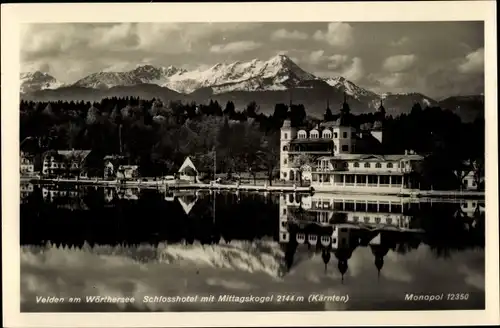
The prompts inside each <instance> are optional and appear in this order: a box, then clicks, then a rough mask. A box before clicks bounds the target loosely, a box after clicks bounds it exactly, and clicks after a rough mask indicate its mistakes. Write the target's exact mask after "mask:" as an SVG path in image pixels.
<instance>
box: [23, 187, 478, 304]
mask: <svg viewBox="0 0 500 328" xmlns="http://www.w3.org/2000/svg"><path fill="white" fill-rule="evenodd" d="M21 193H22V194H21V198H22V201H21V244H22V245H23V246H22V250H21V251H22V256H21V263H22V273H23V274H25V273H24V272H28V271H25V270H28V269H27V268H30V267H31V266H32V265H33V263H32V262H29V261H32V260H29V261H28V262H23V258H24V257H23V256H27V254H31V255H34V256H38V258H40V261H42V260H41V257H40V256H48V255H47V252H52V253H51V254H60V255H61V256H62V254H68V256H70V254H72V255H71V256H72V257H73V258H74V259H76V258H79V257H80V256H83V254H93V255H94V256H98V257H100V256H113V257H114V258H118V257H123V258H129V259H131V260H133V261H136V262H137V263H146V264H148V263H149V264H148V265H154V263H159V264H162V265H168V267H169V268H170V269H169V270H181V271H182V270H188V269H187V268H188V267H189V268H191V267H192V266H193V265H194V267H195V268H196V269H195V272H196V275H197V276H199V275H202V274H205V273H204V272H205V271H206V270H209V269H208V268H212V269H210V270H218V271H217V272H218V274H217V275H220V276H223V275H224V272H225V271H221V270H237V272H240V273H241V275H245V278H242V281H239V282H237V283H236V282H235V283H234V285H238V286H240V285H241V286H242V285H245V284H247V285H249V286H251V285H252V283H253V282H252V280H253V279H259V281H262V279H264V280H266V279H268V278H263V277H261V276H260V275H261V274H264V275H265V276H268V277H270V278H271V279H274V280H276V279H277V281H283V282H284V283H285V285H287V284H288V283H291V282H292V281H295V282H294V283H293V286H295V287H292V286H290V287H289V288H295V289H296V290H302V291H303V292H307V291H309V290H311V289H314V288H319V287H321V286H323V287H321V288H325V286H328V285H330V286H331V282H329V283H328V282H327V281H330V280H331V279H333V281H336V284H337V283H338V284H340V285H339V286H342V287H337V288H340V289H341V288H347V289H346V290H345V292H349V293H354V292H360V291H359V288H361V287H360V286H361V285H362V284H361V283H360V280H359V279H360V278H359V276H360V274H362V275H364V274H367V275H369V276H372V277H375V279H376V282H378V283H376V284H375V285H378V284H380V283H381V280H383V281H385V280H387V279H393V280H394V279H396V280H400V279H403V280H404V279H406V278H404V276H405V274H403V273H399V274H396V277H397V278H388V277H394V272H393V271H394V270H403V271H404V270H406V269H403V267H408V266H410V267H412V268H413V269H411V270H410V272H408V273H406V275H408V274H409V275H410V276H411V277H413V278H411V279H410V280H405V281H407V282H406V283H409V284H412V285H410V286H413V287H410V289H411V288H413V290H414V291H416V290H418V288H419V286H420V285H418V284H416V282H415V281H414V280H419V279H423V278H422V277H420V275H421V274H422V273H423V274H424V276H423V277H425V272H420V271H425V270H433V269H434V267H435V268H438V267H440V268H444V269H443V272H440V273H436V272H434V273H432V274H433V275H435V277H434V278H433V279H434V281H433V282H432V286H433V287H432V288H431V289H440V288H445V285H447V282H448V281H449V283H450V284H451V282H452V281H453V286H455V287H453V288H455V289H457V288H458V289H460V288H459V287H460V286H464V287H463V288H464V289H467V290H469V289H470V288H472V290H473V291H474V292H478V290H477V288H479V291H480V294H479V295H482V296H478V298H476V301H474V302H475V303H474V305H470V304H469V305H468V306H469V307H470V306H473V307H477V306H479V307H481V306H483V307H484V233H485V226H484V220H485V208H484V201H482V200H468V201H462V202H430V201H421V200H418V199H410V198H399V197H392V196H366V195H363V196H361V195H359V196H358V195H333V194H321V193H316V194H314V195H307V194H272V193H269V194H268V193H266V194H263V193H237V192H236V193H230V192H208V191H206V192H205V191H194V190H190V191H187V190H186V191H169V190H167V191H163V190H152V189H149V190H148V189H142V190H141V189H139V188H132V189H120V188H95V187H83V186H80V187H74V186H71V187H69V186H68V187H64V186H57V187H56V186H53V185H46V186H42V185H31V184H26V185H24V186H22V188H21ZM207 247H208V248H207ZM61 252H63V253H61ZM44 253H45V255H43V254H44ZM413 254H415V255H413ZM455 254H456V255H457V257H455V256H454V255H455ZM31 255H30V256H31ZM429 255H430V256H431V257H429ZM53 256H55V255H53ZM316 258H317V259H318V260H316ZM405 258H406V260H403V259H405ZM465 258H467V260H464V259H465ZM460 259H462V260H460ZM421 260H425V261H426V262H427V263H428V264H429V265H431V267H428V268H426V267H422V264H421V263H420V262H419V261H421ZM26 261H27V260H26ZM47 261H48V260H46V261H45V262H44V261H42V262H40V264H37V266H36V267H37V268H38V269H37V270H39V269H40V266H41V267H42V268H43V267H44V266H47V265H48V264H47ZM443 261H444V262H443ZM457 261H458V262H457ZM467 261H471V263H472V262H473V263H474V265H477V267H476V266H471V265H469V264H466V263H467ZM399 262H401V263H406V264H401V268H400V269H398V268H397V266H398V264H397V263H399ZM23 263H25V264H23ZM37 263H38V262H37ZM43 263H45V264H43ZM314 263H316V264H314ZM320 263H321V264H320ZM387 263H390V264H387ZM446 263H448V264H446ZM59 265H60V264H58V266H57V268H59V269H61V268H60V267H59ZM130 265H132V264H130ZM388 265H389V268H388ZM360 266H361V267H363V268H364V269H363V273H360V272H359V267H360ZM370 267H371V268H372V269H369V268H370ZM174 268H175V269H174ZM203 268H206V269H203ZM96 270H97V269H96ZM102 270H105V269H104V268H103V269H102ZM130 270H132V267H130ZM148 270H150V271H151V272H153V271H154V270H156V267H150V269H148ZM158 270H160V268H158ZM189 270H190V269H189ZM189 270H188V271H189ZM204 270H205V271H204ZM311 270H312V271H311ZM353 270H354V271H353ZM413 270H416V271H415V272H414V271H413ZM447 270H458V271H460V272H462V273H463V274H464V275H465V274H466V275H467V276H468V277H467V278H459V276H458V275H457V276H456V277H455V279H451V278H449V277H447V275H449V274H450V272H452V271H447ZM188 271H182V272H183V273H178V274H181V276H182V275H184V274H185V275H186V276H189V274H188ZM37 272H38V271H37ZM124 272H127V271H124ZM176 272H177V271H176ZM384 272H385V273H384ZM122 273H123V272H122ZM23 274H22V275H23ZM123 274H126V273H123ZM151 274H152V273H151ZM206 274H208V273H206ZM247 274H252V276H248V275H247ZM429 274H430V273H429ZM302 275H305V276H304V277H305V278H301V279H300V280H298V279H299V278H298V277H299V276H302ZM416 275H418V276H419V278H416ZM478 275H479V277H482V278H477V277H478ZM229 277H230V278H229V279H231V278H235V275H234V273H233V274H231V275H230V276H229ZM258 277H261V278H258ZM384 277H385V278H384ZM472 277H473V278H472ZM36 279H42V277H41V276H37V277H36ZM82 279H83V280H85V279H88V278H87V276H84V277H82ZM186 279H188V280H187V281H191V282H192V281H193V280H191V279H189V278H186ZM325 279H327V280H325ZM370 279H371V278H370ZM471 279H472V280H471ZM478 279H479V282H478ZM481 279H482V280H483V281H481ZM365 280H366V279H365ZM208 281H210V284H212V285H213V284H214V283H215V282H214V280H213V279H212V280H210V279H208V280H207V283H208ZM266 281H267V280H266ZM308 281H309V282H308ZM471 281H474V283H473V286H474V287H470V286H472V285H470V284H471V283H472V282H471ZM251 282H252V283H251ZM312 282H315V283H312ZM260 283H261V282H259V283H258V284H260ZM269 283H270V282H269ZM316 283H317V284H320V285H318V286H316V285H315V284H316ZM325 283H326V285H325ZM426 283H427V282H426ZM413 284H414V285H413ZM460 284H461V285H460ZM285 285H275V283H272V284H271V285H270V287H269V288H268V289H267V290H265V292H266V293H269V292H274V291H277V290H279V289H280V288H285V287H284V286H285ZM393 285H394V286H396V285H397V284H396V283H395V282H393ZM314 286H316V287H314ZM457 286H458V287H457ZM465 286H469V287H465ZM407 287H408V286H406V287H404V288H407ZM200 288H201V287H200ZM204 288H209V287H206V286H205V287H204ZM210 288H213V287H210ZM327 288H328V287H327ZM373 288H378V287H374V285H370V287H368V288H367V289H366V291H363V292H364V293H365V292H366V293H367V292H369V291H370V290H372V289H373ZM380 288H382V287H380ZM446 288H447V287H446ZM450 288H452V287H451V286H450ZM407 289H408V288H407ZM203 290H204V289H203ZM195 291H196V292H200V293H201V289H200V290H197V289H195ZM80 292H81V291H80ZM380 293H382V291H380ZM365 297H366V296H365ZM375 298H377V297H375ZM359 302H360V303H359V304H358V305H357V306H356V307H355V308H357V309H360V308H363V307H368V309H371V308H370V306H371V307H373V306H375V305H374V304H372V303H373V302H372V301H365V302H364V303H363V302H361V301H359ZM365 303H366V304H365ZM368 303H369V304H370V305H367V304H368ZM387 304H388V303H387ZM387 304H386V305H384V306H387V307H389V308H390V309H393V308H404V306H409V305H403V304H398V305H392V306H389V305H387ZM420 306H424V308H426V307H425V305H420ZM427 306H430V305H427ZM462 306H466V305H464V304H462ZM272 308H273V307H268V308H266V309H265V310H270V309H272ZM466 308H467V307H466ZM277 309H280V308H277ZM323 309H324V308H323ZM150 310H151V309H150ZM221 310H224V309H221ZM275 310H276V308H275Z"/></svg>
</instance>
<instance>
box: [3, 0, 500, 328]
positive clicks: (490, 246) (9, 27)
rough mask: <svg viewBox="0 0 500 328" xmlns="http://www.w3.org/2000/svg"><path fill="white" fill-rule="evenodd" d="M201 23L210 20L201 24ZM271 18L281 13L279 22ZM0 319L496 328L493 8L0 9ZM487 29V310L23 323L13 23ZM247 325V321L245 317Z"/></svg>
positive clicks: (97, 321)
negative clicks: (464, 24)
mask: <svg viewBox="0 0 500 328" xmlns="http://www.w3.org/2000/svg"><path fill="white" fill-rule="evenodd" d="M208 13H209V14H208ZM276 13H279V14H278V15H277V14H276ZM1 15H2V16H1V24H2V28H1V33H2V39H1V40H2V47H1V49H2V58H1V59H2V72H1V73H2V80H1V82H2V83H1V85H2V86H3V88H2V195H3V197H2V211H3V212H2V217H3V219H4V220H3V229H2V236H3V245H2V246H3V247H2V251H3V270H4V271H3V304H4V306H3V310H4V322H3V323H4V325H5V326H7V327H71V326H75V327H83V326H86V327H102V326H110V327H131V326H151V327H166V326H176V327H184V326H204V327H209V326H248V327H250V326H270V325H272V326H296V325H302V326H310V325H314V326H325V325H327V326H332V325H380V324H384V325H386V324H391V325H392V324H395V325H409V324H411V325H453V324H465V325H479V324H495V323H496V324H498V323H499V322H500V315H499V296H498V291H499V272H498V271H499V266H498V245H499V243H498V237H499V236H498V232H499V229H498V194H497V192H498V185H497V181H498V176H497V167H498V166H497V165H498V153H497V149H498V147H497V126H496V122H497V108H498V107H497V95H496V82H497V75H496V74H497V67H496V59H497V56H496V55H497V54H496V49H497V44H496V43H497V42H496V40H497V38H496V2H495V1H441V2H440V1H421V2H409V1H408V2H385V3H381V2H377V3H370V2H365V3H360V2H353V3H192V4H180V3H172V4H156V3H148V4H137V3H136V4H130V3H127V4H62V3H61V4H10V5H2V10H1ZM228 17H231V21H233V22H244V21H253V22H258V21H267V22H277V21H325V22H328V21H470V20H479V21H484V22H485V65H486V66H485V95H486V98H485V106H486V113H485V118H486V136H487V138H486V152H487V156H486V161H487V162H486V176H487V179H486V180H487V183H486V188H487V191H486V203H487V205H486V208H487V211H486V213H487V222H486V233H487V238H486V242H487V246H486V251H485V254H486V255H485V258H486V270H485V278H486V286H485V290H486V310H484V311H443V312H440V311H421V312H418V313H415V311H394V312H391V311H384V312H369V311H366V312H363V315H359V314H358V312H351V311H336V312H302V313H301V312H290V313H275V312H255V313H254V312H243V313H239V312H232V313H206V312H205V313H203V312H201V313H196V315H193V314H192V313H147V314H131V313H120V314H118V315H117V314H116V313H92V314H67V313H65V314H63V313H61V314H48V313H45V314H21V313H20V312H19V307H20V274H19V271H20V265H19V261H20V260H19V256H20V255H19V227H18V226H19V196H18V195H19V168H18V165H19V160H18V159H19V155H18V149H19V137H18V128H19V114H18V110H19V24H20V23H21V22H25V23H26V22H129V21H130V22H132V21H133V22H161V21H178V22H206V21H207V19H210V21H214V22H216V21H227V19H228ZM246 316H248V319H245V317H246Z"/></svg>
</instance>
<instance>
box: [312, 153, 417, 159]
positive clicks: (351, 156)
mask: <svg viewBox="0 0 500 328" xmlns="http://www.w3.org/2000/svg"><path fill="white" fill-rule="evenodd" d="M321 159H327V160H363V161H400V160H404V159H405V160H410V161H412V160H422V159H424V157H423V156H421V155H417V154H409V155H404V154H401V155H376V154H338V155H336V156H323V157H320V158H318V160H321Z"/></svg>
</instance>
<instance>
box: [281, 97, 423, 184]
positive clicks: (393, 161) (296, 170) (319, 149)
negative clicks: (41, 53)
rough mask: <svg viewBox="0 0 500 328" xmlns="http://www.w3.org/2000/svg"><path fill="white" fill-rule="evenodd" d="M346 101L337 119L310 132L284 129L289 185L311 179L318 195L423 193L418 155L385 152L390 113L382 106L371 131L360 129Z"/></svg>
mask: <svg viewBox="0 0 500 328" xmlns="http://www.w3.org/2000/svg"><path fill="white" fill-rule="evenodd" d="M349 111H350V109H349V105H348V104H347V101H346V98H344V104H343V106H342V108H341V109H340V117H339V118H338V119H337V120H336V121H329V122H322V123H320V124H317V126H316V127H314V128H313V129H311V130H306V129H304V128H297V127H292V126H291V121H290V120H285V121H284V123H283V126H282V128H281V145H280V148H281V149H280V176H281V179H283V180H286V181H302V180H306V181H310V182H311V186H312V187H313V188H314V189H315V190H318V191H352V192H369V193H372V192H377V193H387V194H400V193H403V192H405V191H407V192H408V191H411V190H413V189H418V188H419V186H418V182H417V179H416V178H415V174H414V173H415V171H416V169H417V167H418V165H419V163H421V162H422V161H423V159H424V157H423V156H421V155H418V154H416V153H415V152H413V151H411V150H410V151H406V152H405V153H404V154H393V155H387V154H383V147H382V140H383V122H384V119H385V109H384V107H383V105H382V103H381V104H380V107H379V108H378V109H377V112H376V114H375V117H376V121H375V123H374V124H373V126H372V127H371V128H369V129H368V130H367V129H363V130H361V131H358V129H356V128H355V127H353V126H352V124H351V122H350V119H349V117H350V114H349Z"/></svg>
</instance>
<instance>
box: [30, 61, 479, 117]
mask: <svg viewBox="0 0 500 328" xmlns="http://www.w3.org/2000/svg"><path fill="white" fill-rule="evenodd" d="M20 92H21V99H25V100H35V101H57V100H67V101H70V100H74V101H79V100H84V101H99V100H100V99H102V98H103V97H113V96H116V97H126V96H133V97H141V98H159V99H162V100H164V101H169V100H181V101H196V102H207V101H208V100H209V99H212V100H214V101H215V100H217V101H218V102H219V103H221V104H222V105H223V106H224V104H225V103H226V102H227V101H233V102H234V103H235V105H236V107H237V108H243V107H244V106H246V105H247V104H248V103H249V102H251V101H256V102H257V103H258V104H259V106H260V108H261V112H263V113H265V114H270V113H272V112H273V110H274V106H275V104H277V103H289V102H290V101H292V102H293V103H301V104H303V105H304V106H305V107H306V109H307V111H308V113H309V114H310V115H312V116H317V117H319V116H321V115H322V114H323V113H324V112H325V108H326V106H327V103H328V104H329V106H330V108H331V109H332V112H333V113H334V114H335V113H336V112H338V108H340V106H341V104H342V102H343V100H344V93H345V94H346V96H347V98H348V102H349V105H350V107H351V109H352V112H353V113H366V112H373V111H374V110H375V109H376V108H377V107H378V106H379V105H380V102H381V101H382V102H383V105H384V107H385V108H386V111H387V113H388V114H389V115H397V114H400V113H405V112H409V111H410V109H411V107H412V106H413V104H414V103H415V102H419V103H420V104H421V105H422V106H423V107H425V106H435V105H440V106H441V105H445V106H443V107H445V108H447V109H450V110H452V111H454V112H457V114H459V115H460V116H461V117H462V118H464V119H465V118H466V119H467V120H473V119H474V118H475V117H476V116H477V115H478V114H480V113H482V112H483V111H484V98H483V96H482V95H480V96H466V97H465V96H459V97H450V98H447V99H445V100H442V101H436V100H434V99H432V98H430V97H427V96H425V95H423V94H421V93H418V92H413V93H399V94H392V93H385V94H377V93H375V92H373V91H370V90H367V89H365V88H362V87H360V86H358V85H356V84H354V83H353V82H351V81H349V80H347V79H345V78H344V77H341V76H337V77H326V78H324V77H318V76H315V75H313V74H311V73H309V72H306V71H305V70H303V69H302V68H301V67H299V66H298V65H297V64H296V63H295V62H294V61H293V60H291V59H290V58H289V57H287V56H285V55H276V56H274V57H272V58H270V59H269V60H266V61H262V60H258V59H254V60H252V61H249V62H234V63H231V64H225V63H218V64H216V65H214V66H212V67H210V68H205V69H202V68H200V69H195V70H191V71H188V70H185V69H182V68H177V67H174V66H168V67H155V66H152V65H140V66H137V67H136V68H135V69H133V70H130V71H127V72H97V73H93V74H90V75H88V76H86V77H84V78H82V79H80V80H78V81H76V82H74V83H69V84H63V83H61V82H59V81H58V80H57V79H56V78H55V77H53V76H51V75H50V74H48V73H44V72H39V71H36V72H29V73H22V74H21V86H20Z"/></svg>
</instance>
